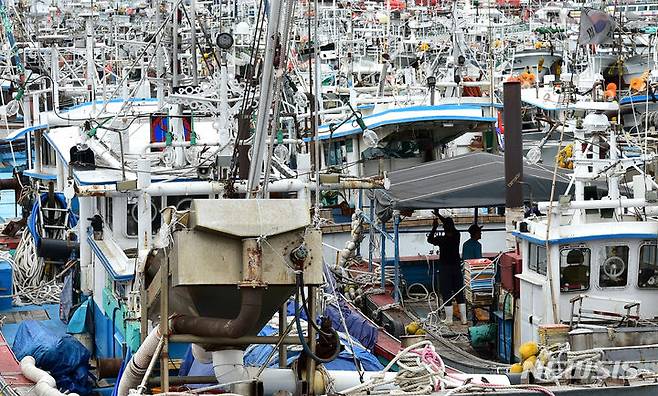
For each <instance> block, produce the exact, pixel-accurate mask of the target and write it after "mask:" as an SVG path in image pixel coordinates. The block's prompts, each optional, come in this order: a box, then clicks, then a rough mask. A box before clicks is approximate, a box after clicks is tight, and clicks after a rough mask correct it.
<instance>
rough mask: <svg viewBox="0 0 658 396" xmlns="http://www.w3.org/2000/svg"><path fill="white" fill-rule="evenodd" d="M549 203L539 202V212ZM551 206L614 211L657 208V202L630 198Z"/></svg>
mask: <svg viewBox="0 0 658 396" xmlns="http://www.w3.org/2000/svg"><path fill="white" fill-rule="evenodd" d="M549 204H550V203H549V202H540V203H539V205H538V206H539V210H545V209H546V208H547V207H548V206H549ZM553 206H555V207H559V208H560V209H563V208H564V209H615V208H641V207H644V206H658V202H647V200H646V199H644V198H631V199H625V198H622V199H600V200H589V201H572V202H569V203H568V204H566V205H560V204H559V203H557V202H555V203H553Z"/></svg>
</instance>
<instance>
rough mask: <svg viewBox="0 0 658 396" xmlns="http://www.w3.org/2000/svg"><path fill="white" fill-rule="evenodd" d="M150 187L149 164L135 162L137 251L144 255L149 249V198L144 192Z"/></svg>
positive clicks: (139, 160)
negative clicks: (138, 192)
mask: <svg viewBox="0 0 658 396" xmlns="http://www.w3.org/2000/svg"><path fill="white" fill-rule="evenodd" d="M150 185H151V162H150V161H149V160H147V159H144V158H140V159H138V160H137V188H138V189H139V190H141V194H140V195H139V198H138V200H137V235H138V241H139V245H138V251H139V253H141V254H145V253H147V252H148V251H150V249H151V238H152V235H151V231H152V230H151V227H152V225H151V196H150V195H149V194H148V193H147V192H146V191H145V190H146V189H147V188H148V187H149V186H150Z"/></svg>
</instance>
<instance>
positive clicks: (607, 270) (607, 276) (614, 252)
mask: <svg viewBox="0 0 658 396" xmlns="http://www.w3.org/2000/svg"><path fill="white" fill-rule="evenodd" d="M599 263H600V270H599V286H600V287H623V286H626V283H627V281H628V246H625V245H616V246H604V247H603V248H602V249H601V254H600V261H599Z"/></svg>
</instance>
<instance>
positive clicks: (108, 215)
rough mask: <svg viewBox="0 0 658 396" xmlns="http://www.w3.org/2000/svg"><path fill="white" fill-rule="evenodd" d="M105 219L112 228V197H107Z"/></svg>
mask: <svg viewBox="0 0 658 396" xmlns="http://www.w3.org/2000/svg"><path fill="white" fill-rule="evenodd" d="M105 219H106V220H107V221H106V222H107V225H108V226H109V227H110V229H112V219H113V216H112V198H111V197H105Z"/></svg>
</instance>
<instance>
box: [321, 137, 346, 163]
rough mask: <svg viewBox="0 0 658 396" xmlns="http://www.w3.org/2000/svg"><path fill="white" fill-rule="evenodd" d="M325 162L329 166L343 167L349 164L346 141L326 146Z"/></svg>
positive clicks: (331, 142) (334, 142)
mask: <svg viewBox="0 0 658 396" xmlns="http://www.w3.org/2000/svg"><path fill="white" fill-rule="evenodd" d="M324 160H325V162H326V165H327V166H332V165H342V164H344V163H346V162H347V147H346V144H345V141H344V140H341V141H338V142H336V141H330V142H329V143H328V144H325V145H324Z"/></svg>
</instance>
